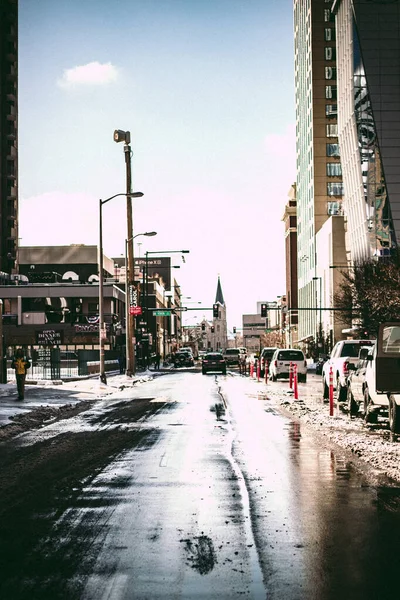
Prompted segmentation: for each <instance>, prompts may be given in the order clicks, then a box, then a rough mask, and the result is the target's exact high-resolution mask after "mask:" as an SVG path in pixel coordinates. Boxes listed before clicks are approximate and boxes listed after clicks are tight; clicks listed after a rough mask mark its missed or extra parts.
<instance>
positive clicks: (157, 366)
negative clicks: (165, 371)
mask: <svg viewBox="0 0 400 600" xmlns="http://www.w3.org/2000/svg"><path fill="white" fill-rule="evenodd" d="M160 360H161V356H160V353H159V352H157V354H156V356H155V358H154V368H155V369H157V371H158V369H159V368H160Z"/></svg>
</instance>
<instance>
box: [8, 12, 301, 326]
mask: <svg viewBox="0 0 400 600" xmlns="http://www.w3.org/2000/svg"><path fill="white" fill-rule="evenodd" d="M292 4H293V3H292V0H35V2H32V0H19V194H20V204H19V236H20V244H21V245H22V246H27V245H59V244H60V245H69V244H96V245H97V244H98V239H99V199H100V198H101V199H103V200H104V199H107V198H109V197H110V196H113V195H114V194H118V193H123V192H125V191H126V170H125V168H126V167H125V159H124V149H123V144H122V143H119V144H117V143H115V142H114V140H113V133H114V130H115V129H122V130H125V131H130V133H131V148H132V187H133V190H134V191H141V192H143V194H144V195H143V197H142V198H138V199H133V200H132V203H133V234H134V235H137V234H140V233H144V232H146V231H156V232H157V235H156V236H154V237H144V236H139V235H138V237H137V238H136V239H135V245H134V255H135V257H137V256H143V255H144V253H145V252H146V250H147V251H150V252H158V251H163V252H165V251H170V250H171V251H172V250H173V251H177V250H178V251H179V250H182V249H185V250H189V254H185V262H183V260H182V256H181V254H180V253H179V252H174V253H173V254H171V259H172V264H174V265H179V266H180V269H179V270H178V269H176V270H175V269H174V270H173V275H174V276H175V277H176V279H177V281H178V283H179V284H180V285H181V290H182V294H183V296H184V297H186V298H188V297H189V298H190V300H189V299H187V300H186V301H187V306H188V307H190V308H195V307H196V304H199V303H201V304H199V310H191V311H187V314H186V316H185V324H187V325H190V324H194V323H195V322H198V321H200V320H201V319H202V318H203V317H205V318H208V319H211V318H212V313H211V312H210V311H206V310H204V311H203V310H202V308H209V307H212V304H213V302H214V300H215V295H216V290H217V282H218V277H220V281H221V286H222V291H223V294H224V300H225V304H226V308H227V319H228V331H231V330H232V328H233V327H234V326H235V327H237V329H238V331H239V330H240V328H241V326H242V314H252V313H255V312H256V310H257V302H264V301H272V300H276V297H277V296H280V295H282V294H284V293H285V257H284V226H283V222H282V216H283V212H284V207H285V204H286V202H287V199H288V192H289V189H290V186H291V185H292V184H293V183H294V181H295V179H296V171H295V167H296V165H295V104H294V55H293V13H292V11H293V5H292ZM127 237H128V235H127V219H126V199H125V197H123V196H121V197H117V198H114V199H113V200H111V201H110V202H109V203H107V204H105V205H103V247H104V252H105V254H106V255H107V256H110V257H116V256H121V255H123V254H124V253H125V239H126V238H127ZM189 303H195V304H189Z"/></svg>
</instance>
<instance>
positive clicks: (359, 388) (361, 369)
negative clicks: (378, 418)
mask: <svg viewBox="0 0 400 600" xmlns="http://www.w3.org/2000/svg"><path fill="white" fill-rule="evenodd" d="M373 348H374V346H361V347H360V352H359V354H358V361H357V362H355V363H354V364H353V363H349V370H350V373H349V376H348V378H347V408H348V412H349V415H350V416H354V415H356V414H358V413H359V412H360V411H362V410H364V394H365V390H366V388H368V389H369V394H372V395H373V396H375V394H376V391H375V389H374V388H375V382H374V381H372V380H371V378H370V377H369V379H370V381H369V385H368V384H367V382H366V372H367V367H369V368H368V371H369V372H371V370H372V369H371V366H372V362H371V361H368V354H369V353H370V352H372V350H373ZM371 418H372V420H374V417H371ZM370 420H371V419H370Z"/></svg>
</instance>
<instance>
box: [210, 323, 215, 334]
mask: <svg viewBox="0 0 400 600" xmlns="http://www.w3.org/2000/svg"><path fill="white" fill-rule="evenodd" d="M214 331H215V327H214V325H212V326H211V333H214Z"/></svg>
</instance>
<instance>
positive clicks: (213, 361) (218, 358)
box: [201, 352, 226, 375]
mask: <svg viewBox="0 0 400 600" xmlns="http://www.w3.org/2000/svg"><path fill="white" fill-rule="evenodd" d="M208 371H220V372H221V373H222V374H223V375H226V361H225V358H224V357H223V356H222V354H220V353H219V352H207V354H206V355H205V356H204V357H203V361H202V363H201V372H202V373H203V375H205V374H206V373H207V372H208Z"/></svg>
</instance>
